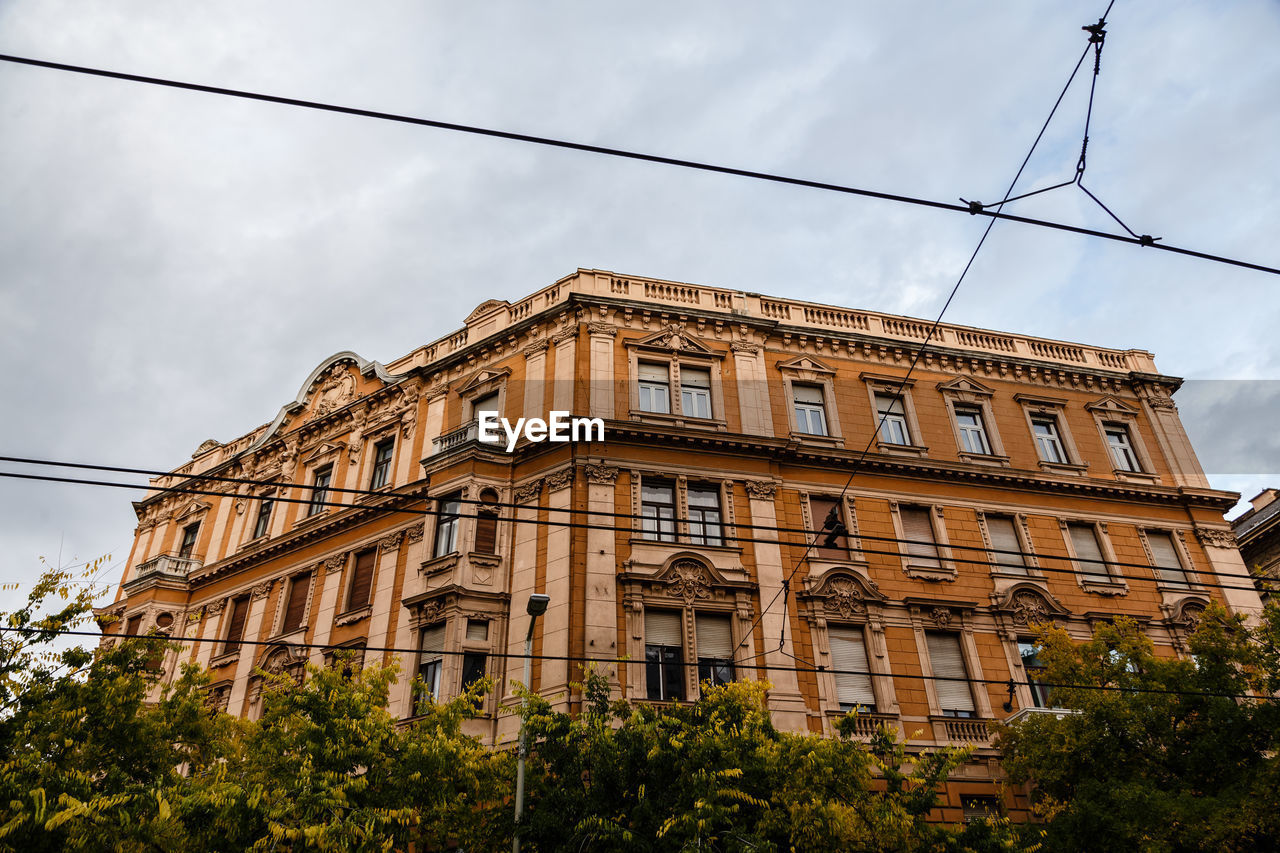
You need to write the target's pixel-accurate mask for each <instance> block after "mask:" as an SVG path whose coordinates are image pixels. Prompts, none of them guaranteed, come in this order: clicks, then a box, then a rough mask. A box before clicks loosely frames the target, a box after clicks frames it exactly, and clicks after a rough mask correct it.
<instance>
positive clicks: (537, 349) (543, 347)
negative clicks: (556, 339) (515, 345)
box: [524, 338, 548, 358]
mask: <svg viewBox="0 0 1280 853" xmlns="http://www.w3.org/2000/svg"><path fill="white" fill-rule="evenodd" d="M547 346H548V344H547V339H546V338H543V339H541V340H537V341H534V342H533V343H531V344H529V345H528V346H527V347H525V348H524V357H525V358H533V357H534V356H535V355H542V354H543V353H545V352H546V351H547Z"/></svg>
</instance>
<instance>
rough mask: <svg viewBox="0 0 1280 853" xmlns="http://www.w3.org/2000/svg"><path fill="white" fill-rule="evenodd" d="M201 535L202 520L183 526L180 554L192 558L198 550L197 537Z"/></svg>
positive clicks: (183, 557) (185, 558)
mask: <svg viewBox="0 0 1280 853" xmlns="http://www.w3.org/2000/svg"><path fill="white" fill-rule="evenodd" d="M199 537H200V522H198V521H197V522H195V523H194V524H188V525H187V526H186V527H184V528H182V544H181V545H179V546H178V556H179V557H181V558H182V559H184V560H190V559H191V555H192V553H194V552H195V550H196V539H198V538H199Z"/></svg>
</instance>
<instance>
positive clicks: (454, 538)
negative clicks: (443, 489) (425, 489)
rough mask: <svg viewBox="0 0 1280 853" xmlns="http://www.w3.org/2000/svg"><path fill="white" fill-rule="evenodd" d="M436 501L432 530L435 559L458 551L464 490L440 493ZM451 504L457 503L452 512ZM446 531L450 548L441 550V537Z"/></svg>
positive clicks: (432, 550) (432, 547)
mask: <svg viewBox="0 0 1280 853" xmlns="http://www.w3.org/2000/svg"><path fill="white" fill-rule="evenodd" d="M435 502H436V515H435V526H434V528H433V529H432V531H431V559H433V560H435V559H438V558H440V557H447V556H449V555H450V554H457V553H458V538H459V528H460V527H461V523H462V491H461V490H460V489H459V490H456V491H452V492H448V493H446V494H443V495H440V496H438V497H437V498H435ZM449 504H454V505H455V509H454V510H453V511H452V512H450V511H449V510H448V506H449ZM445 531H448V534H447V535H448V537H449V543H448V544H449V549H448V550H447V551H441V550H440V546H441V542H440V538H441V535H442V534H444V533H445Z"/></svg>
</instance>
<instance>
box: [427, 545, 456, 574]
mask: <svg viewBox="0 0 1280 853" xmlns="http://www.w3.org/2000/svg"><path fill="white" fill-rule="evenodd" d="M460 556H461V555H460V554H458V552H457V551H454V552H453V553H451V554H445V555H444V556H441V557H432V558H431V559H430V560H423V561H422V565H421V566H419V567H418V573H419V574H421V575H423V576H426V577H430V576H431V575H438V574H440V573H442V572H447V571H449V570H451V569H453V568H454V567H456V566H457V565H458V558H459V557H460Z"/></svg>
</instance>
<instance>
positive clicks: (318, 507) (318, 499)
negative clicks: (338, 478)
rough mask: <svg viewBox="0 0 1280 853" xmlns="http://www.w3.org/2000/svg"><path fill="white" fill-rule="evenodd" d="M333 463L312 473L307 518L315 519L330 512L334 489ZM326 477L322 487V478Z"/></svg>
mask: <svg viewBox="0 0 1280 853" xmlns="http://www.w3.org/2000/svg"><path fill="white" fill-rule="evenodd" d="M334 464H335V463H333V462H328V463H326V464H324V465H318V466H316V467H315V468H314V469H312V472H311V483H310V485H311V500H310V501H309V502H308V503H307V515H306V517H307V518H315V517H316V516H318V515H323V514H324V513H326V512H328V511H329V509H330V508H329V507H328V506H326V504H327V503H328V502H329V492H330V490H331V489H332V488H333V474H334ZM322 475H323V476H324V478H325V482H324V485H320V477H321V476H322Z"/></svg>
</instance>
